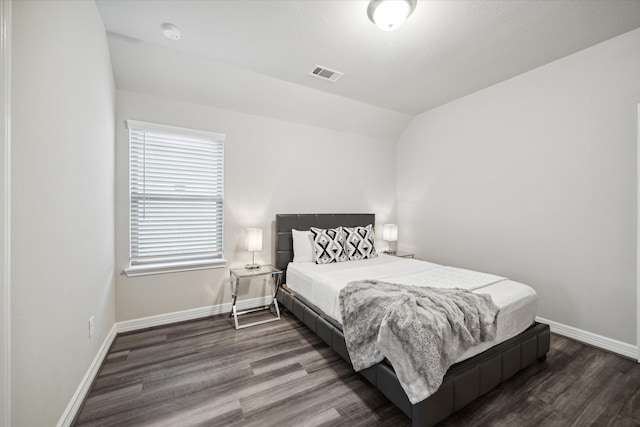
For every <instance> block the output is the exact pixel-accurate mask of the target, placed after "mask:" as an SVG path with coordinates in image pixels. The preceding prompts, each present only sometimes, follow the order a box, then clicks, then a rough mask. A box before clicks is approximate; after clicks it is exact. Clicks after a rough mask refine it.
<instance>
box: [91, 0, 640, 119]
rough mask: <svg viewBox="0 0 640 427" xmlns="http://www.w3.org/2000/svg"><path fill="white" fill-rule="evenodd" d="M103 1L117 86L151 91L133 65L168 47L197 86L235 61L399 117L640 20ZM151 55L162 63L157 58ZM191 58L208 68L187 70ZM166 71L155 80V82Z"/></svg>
mask: <svg viewBox="0 0 640 427" xmlns="http://www.w3.org/2000/svg"><path fill="white" fill-rule="evenodd" d="M97 4H98V8H99V10H100V13H101V15H102V18H103V21H104V24H105V28H106V30H107V32H108V33H109V34H110V37H109V40H110V47H111V50H112V56H113V57H114V59H113V60H112V62H113V66H114V74H115V76H116V84H117V85H118V86H119V87H121V86H123V87H127V88H128V89H132V90H140V91H152V90H153V88H151V87H148V88H146V89H144V88H136V87H135V86H136V85H140V86H144V85H152V82H150V81H151V80H153V78H150V77H149V75H148V72H150V71H149V70H147V71H145V72H137V71H136V70H134V69H133V67H136V64H137V62H136V60H138V62H140V60H139V58H140V57H143V58H144V57H146V56H153V57H154V58H160V57H161V56H162V55H164V56H165V57H166V58H167V59H166V61H167V64H166V66H167V68H168V69H172V71H171V73H170V77H171V79H172V80H175V79H178V80H181V81H183V83H182V86H185V85H186V86H188V85H189V84H193V85H194V87H193V88H191V89H190V90H192V91H194V92H198V89H197V87H198V86H199V87H201V88H202V87H204V86H206V85H215V84H217V85H224V84H225V82H224V81H220V80H219V79H216V80H214V81H212V80H211V79H210V80H208V81H194V80H195V79H204V80H206V75H211V74H212V73H214V71H213V67H217V68H223V69H225V70H227V71H226V74H225V76H227V75H236V74H243V73H245V74H246V75H249V73H250V74H251V75H254V74H255V75H261V76H264V77H266V78H270V79H272V80H271V81H274V80H273V79H275V80H279V81H282V82H285V83H288V84H295V85H298V86H302V87H304V88H308V89H313V90H314V93H315V91H321V92H326V93H331V94H333V95H338V96H340V97H343V98H347V99H348V100H353V101H357V102H360V103H365V104H370V105H371V106H374V107H378V108H381V109H385V110H392V111H393V112H396V113H400V114H401V115H402V116H403V117H404V116H413V115H415V114H418V113H421V112H424V111H426V110H429V109H431V108H434V107H436V106H438V105H442V104H444V103H447V102H449V101H452V100H454V99H456V98H459V97H462V96H464V95H467V94H469V93H472V92H475V91H478V90H480V89H483V88H485V87H488V86H490V85H493V84H495V83H498V82H500V81H503V80H506V79H508V78H510V77H513V76H516V75H518V74H521V73H523V72H526V71H528V70H531V69H534V68H536V67H539V66H541V65H544V64H546V63H549V62H551V61H554V60H556V59H559V58H562V57H564V56H567V55H569V54H572V53H574V52H577V51H579V50H582V49H585V48H587V47H589V46H592V45H594V44H597V43H599V42H602V41H605V40H607V39H610V38H612V37H615V36H617V35H620V34H622V33H625V32H627V31H630V30H632V29H635V28H638V27H640V0H602V1H600V0H589V1H587V0H571V1H564V0H531V1H512V0H502V1H501V0H494V1H483V0H478V1H452V0H446V1H435V0H433V1H424V0H418V4H417V7H416V10H415V12H414V13H413V15H411V16H410V17H409V19H408V20H407V22H406V23H405V24H404V25H403V26H402V27H400V28H399V29H398V30H396V31H392V32H383V31H380V30H379V29H378V28H377V27H376V26H375V25H374V24H373V23H371V22H370V21H369V20H368V18H367V13H366V10H367V5H368V1H366V0H234V1H220V0H208V1H207V0H200V1H189V0H174V1H171V0H163V1H153V0H124V1H121V0H98V1H97ZM166 22H170V23H173V24H175V25H176V26H178V27H179V28H180V29H181V30H182V38H181V39H180V40H179V41H170V40H167V39H165V38H164V37H163V36H162V34H161V28H160V27H161V24H163V23H166ZM163 52H164V54H163ZM154 55H155V56H154ZM155 61H156V66H157V65H159V62H160V59H156V60H155ZM175 61H177V62H181V61H183V62H186V63H188V64H189V66H185V67H184V70H182V71H181V70H180V69H179V67H178V66H177V65H176V64H169V62H175ZM205 64H206V65H205ZM316 64H319V65H322V66H325V67H328V68H330V69H333V70H337V71H339V72H342V73H344V77H343V78H342V79H340V80H339V81H337V82H335V83H331V82H327V81H322V80H319V79H317V78H314V77H312V76H310V75H309V72H310V71H311V70H312V69H313V67H314V66H315V65H316ZM138 66H139V67H144V64H143V63H140V64H139V65H138ZM172 67H173V68H172ZM176 67H177V68H176ZM194 67H199V68H202V69H210V70H211V71H210V72H204V73H203V75H201V76H194V75H189V74H188V70H190V69H191V70H192V69H193V68H194ZM158 68H162V67H156V72H159V73H162V70H161V69H158ZM234 70H236V71H237V72H234ZM183 72H184V73H187V74H184V75H181V73H183ZM181 76H182V77H181ZM218 77H220V76H218ZM222 77H224V76H222ZM260 78H262V77H260ZM258 80H259V79H258ZM168 81H169V78H168V77H167V79H166V81H158V82H157V86H158V88H161V87H163V86H167V85H169V83H168ZM183 89H184V90H186V91H188V90H189V88H186V89H185V88H183ZM254 89H255V88H254ZM158 90H159V89H158ZM167 90H168V89H167ZM176 90H178V89H176ZM258 90H259V88H258ZM194 96H195V97H197V96H198V94H197V93H194ZM212 96H213V95H212ZM202 102H205V101H204V100H202Z"/></svg>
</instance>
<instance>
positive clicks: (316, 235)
mask: <svg viewBox="0 0 640 427" xmlns="http://www.w3.org/2000/svg"><path fill="white" fill-rule="evenodd" d="M311 234H312V235H313V249H314V251H315V261H316V264H329V263H332V262H342V261H347V260H348V259H349V258H348V256H347V251H346V250H345V246H344V233H343V231H342V227H338V228H327V229H324V228H315V227H311Z"/></svg>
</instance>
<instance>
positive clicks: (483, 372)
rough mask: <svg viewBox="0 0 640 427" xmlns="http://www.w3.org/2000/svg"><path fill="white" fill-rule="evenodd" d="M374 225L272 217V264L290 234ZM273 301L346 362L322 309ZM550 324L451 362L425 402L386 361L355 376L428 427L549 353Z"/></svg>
mask: <svg viewBox="0 0 640 427" xmlns="http://www.w3.org/2000/svg"><path fill="white" fill-rule="evenodd" d="M367 224H373V225H375V215H374V214H286V215H276V248H275V254H276V262H275V266H276V268H278V269H282V270H283V271H285V273H284V274H285V275H284V276H283V282H282V283H286V268H287V265H288V264H289V262H291V261H292V260H293V241H292V237H291V230H292V229H295V230H308V229H309V228H310V227H318V228H334V227H337V226H340V225H342V226H349V227H354V226H366V225H367ZM277 299H278V301H279V302H280V303H281V304H282V305H283V306H284V307H286V308H287V309H288V310H289V311H290V312H292V313H293V314H294V315H295V316H296V317H297V318H298V319H299V320H300V321H301V322H303V323H304V324H305V325H306V326H307V327H309V328H310V329H311V330H312V331H313V332H314V333H316V334H317V335H318V336H319V337H320V338H322V340H323V341H324V342H325V343H327V344H328V345H329V346H330V347H332V348H333V349H334V350H335V351H336V352H337V353H338V354H339V355H340V356H342V357H343V358H344V359H345V360H347V361H348V362H349V363H351V360H350V359H349V353H348V352H347V347H346V344H345V341H344V335H343V334H342V330H341V328H340V325H339V324H337V323H336V322H335V321H333V319H330V318H329V317H328V316H327V315H325V314H324V313H323V312H322V311H321V310H319V309H317V308H316V307H315V306H313V305H312V304H310V303H309V302H307V301H305V300H304V299H303V298H301V297H298V296H296V295H295V293H293V292H291V291H289V290H288V289H286V288H282V289H280V290H279V292H278V295H277ZM549 343H550V332H549V325H545V324H541V323H534V324H533V325H532V326H531V327H529V328H528V329H527V330H526V331H524V332H522V333H521V334H520V335H517V336H515V337H513V338H511V339H509V340H507V341H505V342H503V343H500V344H498V345H496V346H494V347H492V348H490V349H488V350H486V351H484V352H483V353H480V354H478V355H476V356H474V357H472V358H470V359H467V360H464V361H462V362H460V363H456V364H455V365H453V366H452V367H451V368H449V370H448V371H447V374H446V375H445V377H444V380H443V382H442V385H441V386H440V388H439V389H438V391H436V392H435V393H434V394H432V395H431V396H429V397H428V398H427V399H425V400H423V401H421V402H418V403H416V404H411V402H409V399H408V398H407V395H406V393H405V392H404V390H403V389H402V386H400V383H399V382H398V378H397V377H396V374H395V372H394V370H393V367H392V366H391V364H390V363H388V361H387V360H386V359H385V360H384V361H383V362H380V363H378V364H377V365H374V366H372V367H370V368H367V369H365V370H363V371H360V373H361V374H362V375H363V376H364V377H365V378H366V379H367V380H368V381H369V382H370V383H371V384H373V385H374V386H376V387H377V388H378V389H379V390H380V391H381V392H382V393H383V394H384V395H385V396H386V397H387V398H388V399H389V400H391V401H392V402H393V403H394V404H395V405H396V406H397V407H398V408H399V409H400V410H401V411H402V412H404V414H405V415H407V416H408V417H409V418H411V421H412V425H413V426H432V425H434V424H436V423H438V422H440V421H442V420H444V419H445V418H447V417H448V416H449V415H451V414H452V413H454V412H456V411H457V410H459V409H461V408H463V407H464V406H466V405H468V404H469V403H470V402H472V401H473V400H475V399H476V398H477V397H479V396H481V395H483V394H485V393H487V392H488V391H489V390H491V389H493V388H494V387H496V386H497V385H498V384H500V383H501V382H503V381H506V380H507V379H509V378H511V377H512V376H513V375H515V374H516V373H517V372H519V371H520V370H522V369H524V368H526V367H527V366H529V365H531V364H533V363H534V362H535V361H536V360H539V361H541V362H542V361H544V360H545V358H546V355H547V352H548V351H549Z"/></svg>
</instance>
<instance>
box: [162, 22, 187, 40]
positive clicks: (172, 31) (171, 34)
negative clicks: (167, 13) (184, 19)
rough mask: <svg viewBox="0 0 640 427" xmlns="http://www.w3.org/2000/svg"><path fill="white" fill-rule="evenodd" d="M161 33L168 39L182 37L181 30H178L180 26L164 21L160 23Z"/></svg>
mask: <svg viewBox="0 0 640 427" xmlns="http://www.w3.org/2000/svg"><path fill="white" fill-rule="evenodd" d="M162 35H163V36H165V37H166V38H168V39H169V40H180V37H182V31H180V28H178V27H176V26H175V25H173V24H169V23H166V24H162Z"/></svg>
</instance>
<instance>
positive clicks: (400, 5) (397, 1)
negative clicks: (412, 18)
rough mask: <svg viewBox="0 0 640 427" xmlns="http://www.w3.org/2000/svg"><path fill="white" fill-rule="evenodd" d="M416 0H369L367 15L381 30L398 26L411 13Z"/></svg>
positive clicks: (390, 29)
mask: <svg viewBox="0 0 640 427" xmlns="http://www.w3.org/2000/svg"><path fill="white" fill-rule="evenodd" d="M416 1H417V0H371V1H370V2H369V7H368V8H367V15H368V16H369V19H370V20H371V22H373V23H374V24H376V25H377V26H378V28H380V29H381V30H382V31H393V30H395V29H396V28H398V27H400V26H401V25H402V24H403V23H404V21H406V19H407V18H408V17H409V15H411V13H413V11H414V10H415V8H416Z"/></svg>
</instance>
